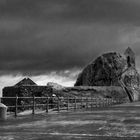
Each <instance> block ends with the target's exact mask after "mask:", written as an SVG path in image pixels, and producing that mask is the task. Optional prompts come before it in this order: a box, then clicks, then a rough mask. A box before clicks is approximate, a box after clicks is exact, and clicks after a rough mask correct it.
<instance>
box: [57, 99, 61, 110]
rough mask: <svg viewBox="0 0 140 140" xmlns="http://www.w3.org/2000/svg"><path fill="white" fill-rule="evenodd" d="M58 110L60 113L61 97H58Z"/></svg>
mask: <svg viewBox="0 0 140 140" xmlns="http://www.w3.org/2000/svg"><path fill="white" fill-rule="evenodd" d="M57 110H58V112H59V111H60V102H59V97H58V102H57Z"/></svg>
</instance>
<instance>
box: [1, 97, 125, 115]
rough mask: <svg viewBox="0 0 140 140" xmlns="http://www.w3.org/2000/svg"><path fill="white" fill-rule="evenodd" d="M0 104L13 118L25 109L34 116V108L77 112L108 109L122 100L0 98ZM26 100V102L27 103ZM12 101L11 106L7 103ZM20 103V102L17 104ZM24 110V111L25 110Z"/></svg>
mask: <svg viewBox="0 0 140 140" xmlns="http://www.w3.org/2000/svg"><path fill="white" fill-rule="evenodd" d="M0 99H1V102H2V103H4V104H5V105H7V107H8V109H9V110H13V111H14V112H15V117H17V116H18V112H20V111H21V110H23V109H25V108H30V109H32V114H33V115H34V114H35V110H36V108H39V107H42V108H45V110H46V112H47V113H48V112H49V110H50V109H51V110H55V111H58V112H60V111H61V110H67V111H69V110H78V109H91V110H93V109H94V108H100V107H108V106H112V105H115V104H121V103H123V102H124V100H120V99H111V98H95V97H83V96H82V97H35V96H33V97H18V96H16V97H1V98H0ZM27 99H28V101H27ZM10 100H12V102H13V104H12V105H9V104H8V103H9V102H10ZM19 101H20V102H19ZM25 110H26V109H25Z"/></svg>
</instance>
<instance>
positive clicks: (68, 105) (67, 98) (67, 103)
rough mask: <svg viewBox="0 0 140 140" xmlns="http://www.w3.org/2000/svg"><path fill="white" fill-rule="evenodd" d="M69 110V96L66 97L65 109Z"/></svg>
mask: <svg viewBox="0 0 140 140" xmlns="http://www.w3.org/2000/svg"><path fill="white" fill-rule="evenodd" d="M68 110H69V96H68V97H67V111H68Z"/></svg>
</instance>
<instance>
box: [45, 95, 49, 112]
mask: <svg viewBox="0 0 140 140" xmlns="http://www.w3.org/2000/svg"><path fill="white" fill-rule="evenodd" d="M48 112H49V97H47V104H46V113H48Z"/></svg>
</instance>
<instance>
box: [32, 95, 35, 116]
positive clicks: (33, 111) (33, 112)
mask: <svg viewBox="0 0 140 140" xmlns="http://www.w3.org/2000/svg"><path fill="white" fill-rule="evenodd" d="M32 114H33V115H34V114H35V95H33V110H32Z"/></svg>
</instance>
